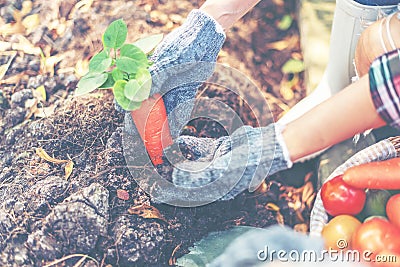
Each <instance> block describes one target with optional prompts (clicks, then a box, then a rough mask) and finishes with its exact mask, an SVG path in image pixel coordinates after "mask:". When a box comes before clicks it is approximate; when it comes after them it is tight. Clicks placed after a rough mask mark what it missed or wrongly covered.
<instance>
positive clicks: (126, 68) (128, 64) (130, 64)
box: [116, 57, 139, 74]
mask: <svg viewBox="0 0 400 267" xmlns="http://www.w3.org/2000/svg"><path fill="white" fill-rule="evenodd" d="M116 64H117V68H118V69H119V70H120V71H123V72H126V73H128V74H132V73H136V72H137V71H138V69H139V66H138V64H137V62H136V60H134V59H132V58H129V57H120V58H117V60H116Z"/></svg>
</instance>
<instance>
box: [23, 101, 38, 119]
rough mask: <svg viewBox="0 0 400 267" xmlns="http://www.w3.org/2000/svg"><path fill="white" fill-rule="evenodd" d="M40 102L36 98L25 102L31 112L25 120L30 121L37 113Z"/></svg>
mask: <svg viewBox="0 0 400 267" xmlns="http://www.w3.org/2000/svg"><path fill="white" fill-rule="evenodd" d="M37 104H38V100H37V99H36V98H32V99H28V100H26V102H25V108H26V109H28V110H29V112H27V114H26V116H25V120H27V119H29V118H30V117H32V115H33V114H35V112H36V111H37V109H38V107H37Z"/></svg>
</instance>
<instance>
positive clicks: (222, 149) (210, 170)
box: [172, 123, 292, 200]
mask: <svg viewBox="0 0 400 267" xmlns="http://www.w3.org/2000/svg"><path fill="white" fill-rule="evenodd" d="M176 142H177V143H178V144H179V146H180V147H181V149H182V148H183V149H185V150H189V151H191V154H192V155H194V160H186V161H183V162H180V163H177V164H176V165H175V166H174V170H173V173H172V182H173V183H174V184H175V185H177V186H181V187H187V188H194V187H201V186H205V185H208V184H210V183H214V182H216V183H215V186H216V187H220V188H221V190H220V191H221V192H222V191H224V190H223V188H230V189H231V190H230V191H229V192H228V193H226V194H224V195H221V196H220V200H229V199H233V198H234V197H236V196H237V195H238V194H240V193H242V192H243V191H245V190H246V189H249V190H250V191H254V190H255V189H257V187H258V186H259V185H260V184H261V182H262V181H263V180H264V179H265V178H266V177H267V176H269V175H272V174H274V173H276V172H278V171H281V170H285V169H288V168H290V167H291V166H292V162H291V160H290V158H289V153H288V151H287V148H286V145H285V143H284V140H283V137H282V127H281V126H280V125H278V124H274V123H272V124H270V125H268V126H266V127H259V128H253V127H251V126H242V127H240V128H239V129H237V130H236V131H235V132H233V134H232V135H231V136H224V137H221V138H219V139H216V140H213V139H210V138H196V137H192V136H180V137H178V138H177V140H176Z"/></svg>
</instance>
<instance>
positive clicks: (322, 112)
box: [283, 75, 385, 161]
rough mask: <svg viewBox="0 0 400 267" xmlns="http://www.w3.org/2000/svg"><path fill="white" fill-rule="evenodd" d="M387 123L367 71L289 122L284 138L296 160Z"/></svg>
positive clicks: (292, 156) (292, 157)
mask: <svg viewBox="0 0 400 267" xmlns="http://www.w3.org/2000/svg"><path fill="white" fill-rule="evenodd" d="M383 125H385V122H384V121H383V120H382V119H381V118H380V116H379V115H378V113H377V112H376V109H375V106H374V104H373V102H372V98H371V93H370V89H369V79H368V75H365V76H364V77H362V78H361V79H360V80H359V81H357V82H356V83H353V84H351V85H349V86H348V87H347V88H345V89H344V90H342V91H341V92H339V93H338V94H337V95H335V96H333V97H332V98H330V99H328V100H327V101H325V102H323V103H321V104H320V105H319V106H317V107H315V108H314V109H312V110H310V111H309V112H308V113H306V114H304V115H303V116H302V117H300V118H299V119H297V120H295V121H293V122H292V123H289V124H288V125H287V126H286V128H285V130H284V131H283V138H284V140H285V143H286V145H287V148H288V150H289V154H290V158H291V160H292V161H296V160H298V159H300V158H301V157H304V156H306V155H309V154H311V153H314V152H317V151H319V150H321V149H324V148H327V147H329V146H331V145H334V144H337V143H339V142H341V141H343V140H345V139H347V138H350V137H352V136H354V135H355V134H357V133H361V132H363V131H365V130H367V129H371V128H379V127H381V126H383Z"/></svg>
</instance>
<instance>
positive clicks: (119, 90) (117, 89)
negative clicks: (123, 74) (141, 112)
mask: <svg viewBox="0 0 400 267" xmlns="http://www.w3.org/2000/svg"><path fill="white" fill-rule="evenodd" d="M127 83H128V82H127V81H124V80H118V81H116V82H115V84H114V87H113V93H114V98H115V100H116V101H117V103H118V104H119V105H120V106H121V107H122V108H123V109H124V110H128V111H130V110H135V109H138V108H140V105H141V104H142V103H141V102H134V101H131V100H129V99H128V98H127V97H126V96H125V86H126V84H127Z"/></svg>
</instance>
